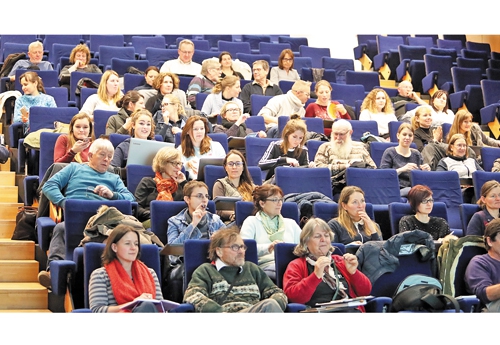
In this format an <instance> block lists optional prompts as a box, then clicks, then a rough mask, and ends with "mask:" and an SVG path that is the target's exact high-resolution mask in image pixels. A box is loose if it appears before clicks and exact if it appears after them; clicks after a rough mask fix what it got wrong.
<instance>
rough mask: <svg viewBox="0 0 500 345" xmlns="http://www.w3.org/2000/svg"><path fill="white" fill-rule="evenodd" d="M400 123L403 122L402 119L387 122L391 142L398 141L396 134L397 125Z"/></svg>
mask: <svg viewBox="0 0 500 345" xmlns="http://www.w3.org/2000/svg"><path fill="white" fill-rule="evenodd" d="M401 124H403V121H391V122H389V136H390V139H391V142H393V143H398V142H399V141H398V137H397V134H398V130H399V126H401ZM377 166H378V165H377Z"/></svg>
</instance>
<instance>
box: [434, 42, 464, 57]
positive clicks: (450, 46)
mask: <svg viewBox="0 0 500 345" xmlns="http://www.w3.org/2000/svg"><path fill="white" fill-rule="evenodd" d="M437 46H438V48H445V49H455V50H456V52H457V56H458V55H461V50H462V48H464V46H465V44H464V43H463V42H462V41H461V40H454V39H440V38H438V40H437Z"/></svg>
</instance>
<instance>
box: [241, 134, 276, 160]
mask: <svg viewBox="0 0 500 345" xmlns="http://www.w3.org/2000/svg"><path fill="white" fill-rule="evenodd" d="M276 140H279V139H278V138H258V137H249V136H247V137H245V152H246V159H247V164H248V166H258V165H259V161H260V159H261V158H262V156H263V155H264V152H266V149H267V148H268V147H269V144H271V142H272V141H276Z"/></svg>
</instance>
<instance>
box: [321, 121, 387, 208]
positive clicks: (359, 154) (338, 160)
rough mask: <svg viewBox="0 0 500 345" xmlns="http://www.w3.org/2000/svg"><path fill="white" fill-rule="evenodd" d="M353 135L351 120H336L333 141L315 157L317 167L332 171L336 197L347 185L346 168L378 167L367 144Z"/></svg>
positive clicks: (325, 144)
mask: <svg viewBox="0 0 500 345" xmlns="http://www.w3.org/2000/svg"><path fill="white" fill-rule="evenodd" d="M351 136H352V125H351V123H350V122H349V121H347V120H343V119H341V120H337V121H335V122H334V123H333V125H332V138H331V142H329V143H324V144H322V145H321V146H320V147H319V148H318V151H317V152H316V156H315V157H314V163H315V164H316V167H318V168H324V167H327V168H329V169H330V170H331V172H332V184H333V195H334V198H335V195H337V196H338V194H340V191H341V190H342V188H343V187H344V186H345V170H346V169H347V168H348V167H350V166H355V167H362V168H371V169H376V168H377V166H376V164H375V162H374V161H373V159H372V158H371V157H370V154H369V153H368V151H367V150H366V148H365V145H364V144H363V143H362V142H358V141H352V138H351Z"/></svg>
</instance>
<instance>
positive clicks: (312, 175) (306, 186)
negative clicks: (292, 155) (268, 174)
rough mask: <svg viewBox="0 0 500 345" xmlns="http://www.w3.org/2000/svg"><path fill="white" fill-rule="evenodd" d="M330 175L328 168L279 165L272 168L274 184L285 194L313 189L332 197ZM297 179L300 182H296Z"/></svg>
mask: <svg viewBox="0 0 500 345" xmlns="http://www.w3.org/2000/svg"><path fill="white" fill-rule="evenodd" d="M331 176H332V175H331V171H330V169H328V168H314V169H309V168H289V167H283V166H280V167H277V168H276V169H275V170H274V177H275V179H276V185H278V186H279V187H280V188H281V190H282V191H283V193H284V194H285V195H286V194H290V193H307V192H311V191H315V192H319V193H322V194H324V195H326V196H327V197H329V198H330V199H333V195H332V181H331ZM297 181H301V183H297Z"/></svg>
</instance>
